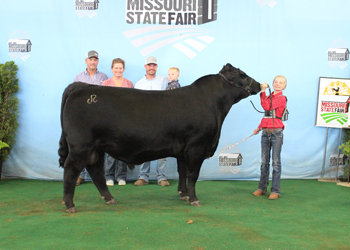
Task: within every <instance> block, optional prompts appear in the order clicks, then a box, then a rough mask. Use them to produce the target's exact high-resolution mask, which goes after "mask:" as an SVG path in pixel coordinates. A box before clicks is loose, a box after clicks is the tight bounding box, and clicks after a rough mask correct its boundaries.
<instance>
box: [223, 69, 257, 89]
mask: <svg viewBox="0 0 350 250" xmlns="http://www.w3.org/2000/svg"><path fill="white" fill-rule="evenodd" d="M220 74H221V75H222V76H224V77H225V78H226V80H227V81H229V82H230V83H231V84H232V85H233V86H235V87H238V88H241V89H244V90H245V91H246V92H247V93H248V94H249V95H255V94H257V93H259V92H260V90H261V89H260V83H258V82H257V81H255V80H254V79H253V78H251V77H250V76H248V75H247V74H246V73H244V72H243V71H242V70H240V69H238V68H235V67H233V66H232V65H231V64H229V63H228V64H226V65H225V66H224V67H223V68H222V69H221V70H220Z"/></svg>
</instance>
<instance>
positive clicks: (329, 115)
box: [316, 77, 350, 129]
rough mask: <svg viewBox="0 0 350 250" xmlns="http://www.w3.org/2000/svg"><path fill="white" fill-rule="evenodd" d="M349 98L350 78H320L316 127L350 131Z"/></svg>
mask: <svg viewBox="0 0 350 250" xmlns="http://www.w3.org/2000/svg"><path fill="white" fill-rule="evenodd" d="M349 97H350V78H333V77H320V81H319V85H318V98H317V111H316V126H319V127H331V128H348V129H350V122H349V104H350V98H349Z"/></svg>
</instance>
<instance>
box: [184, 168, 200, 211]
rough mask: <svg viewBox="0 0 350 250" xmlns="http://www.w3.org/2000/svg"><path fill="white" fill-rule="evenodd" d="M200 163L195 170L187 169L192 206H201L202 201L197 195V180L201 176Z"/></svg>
mask: <svg viewBox="0 0 350 250" xmlns="http://www.w3.org/2000/svg"><path fill="white" fill-rule="evenodd" d="M200 166H201V165H199V167H198V168H195V170H187V178H188V193H189V196H190V204H191V206H201V205H202V203H201V202H200V201H199V200H198V198H197V196H196V182H197V180H198V176H199V168H200Z"/></svg>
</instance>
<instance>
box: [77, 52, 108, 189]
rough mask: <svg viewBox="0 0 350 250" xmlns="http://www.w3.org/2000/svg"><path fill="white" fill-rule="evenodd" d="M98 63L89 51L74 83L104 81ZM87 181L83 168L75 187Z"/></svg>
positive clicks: (95, 54)
mask: <svg viewBox="0 0 350 250" xmlns="http://www.w3.org/2000/svg"><path fill="white" fill-rule="evenodd" d="M98 62H99V59H98V53H97V52H96V51H94V50H91V51H89V52H88V53H87V54H86V58H85V63H86V66H87V68H86V70H85V71H83V72H81V73H80V74H78V75H77V76H76V77H75V78H74V82H85V83H88V84H94V85H101V84H102V82H103V81H104V80H107V79H108V77H107V75H106V74H105V73H102V72H101V71H99V70H98V69H97V65H98ZM88 180H90V176H89V174H88V173H87V171H86V169H85V168H84V169H83V170H82V171H81V173H80V176H79V178H78V180H77V183H76V185H77V186H78V185H80V184H81V183H84V182H85V181H88Z"/></svg>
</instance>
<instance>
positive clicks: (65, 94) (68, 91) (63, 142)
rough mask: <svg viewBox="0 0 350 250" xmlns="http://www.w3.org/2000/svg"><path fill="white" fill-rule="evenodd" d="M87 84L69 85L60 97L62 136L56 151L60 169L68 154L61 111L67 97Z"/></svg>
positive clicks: (76, 83)
mask: <svg viewBox="0 0 350 250" xmlns="http://www.w3.org/2000/svg"><path fill="white" fill-rule="evenodd" d="M87 85H89V84H86V83H81V82H75V83H72V84H70V85H69V86H68V87H67V88H66V89H65V90H64V92H63V96H62V103H61V128H62V134H61V138H60V143H59V149H58V155H59V156H60V158H59V160H58V162H59V163H60V167H64V163H65V161H66V159H67V157H68V153H69V147H68V143H67V140H66V138H65V136H64V131H63V110H64V106H65V105H66V101H67V99H68V97H69V95H70V94H71V93H72V92H74V91H75V90H77V89H80V88H82V87H86V86H87Z"/></svg>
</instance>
